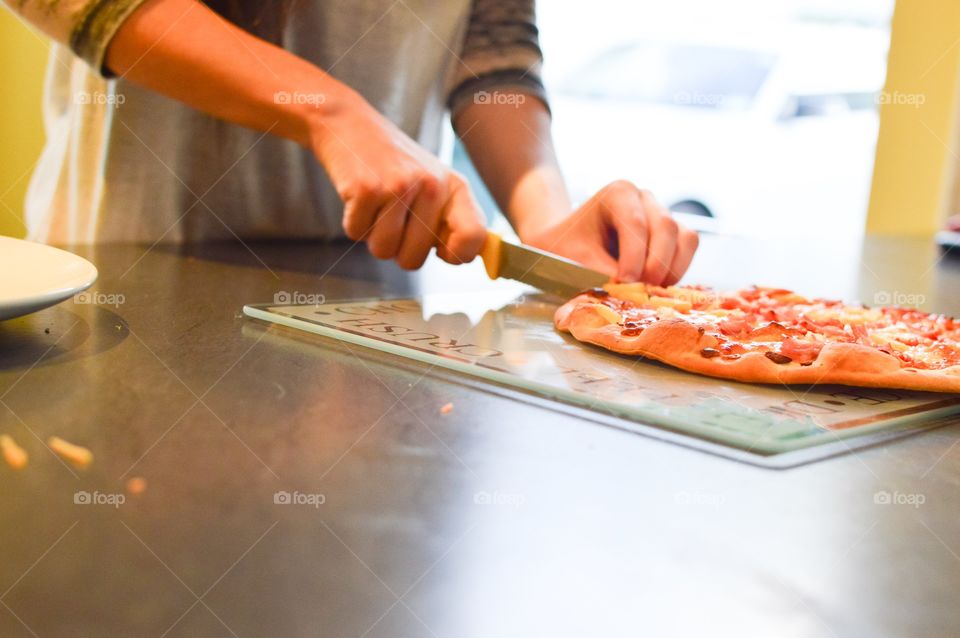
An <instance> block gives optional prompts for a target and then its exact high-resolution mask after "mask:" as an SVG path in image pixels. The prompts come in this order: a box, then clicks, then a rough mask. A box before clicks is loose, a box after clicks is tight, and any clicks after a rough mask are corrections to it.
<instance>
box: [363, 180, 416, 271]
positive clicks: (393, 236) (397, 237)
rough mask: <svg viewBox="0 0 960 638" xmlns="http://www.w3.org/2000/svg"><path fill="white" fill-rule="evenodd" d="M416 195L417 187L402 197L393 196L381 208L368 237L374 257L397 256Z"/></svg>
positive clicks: (386, 257) (368, 243)
mask: <svg viewBox="0 0 960 638" xmlns="http://www.w3.org/2000/svg"><path fill="white" fill-rule="evenodd" d="M416 196H417V193H416V192H415V189H414V190H411V191H408V192H407V193H406V194H404V196H402V197H395V198H393V199H392V200H391V201H390V202H389V203H388V204H387V205H386V206H384V207H383V208H382V209H381V210H380V213H379V214H378V215H377V219H376V220H375V221H374V222H373V229H372V230H371V231H370V233H369V235H368V237H367V247H368V248H369V249H370V253H371V254H372V255H373V256H374V257H377V258H378V259H393V258H394V257H396V255H397V251H398V250H399V249H400V242H401V240H402V239H403V232H404V226H405V225H406V223H407V214H408V213H409V210H410V205H411V204H412V203H413V201H414V199H415V198H416Z"/></svg>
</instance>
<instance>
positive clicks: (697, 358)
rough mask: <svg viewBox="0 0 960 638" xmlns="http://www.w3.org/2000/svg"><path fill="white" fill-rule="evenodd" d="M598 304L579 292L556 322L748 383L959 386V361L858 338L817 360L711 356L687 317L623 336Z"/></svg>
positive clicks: (601, 341)
mask: <svg viewBox="0 0 960 638" xmlns="http://www.w3.org/2000/svg"><path fill="white" fill-rule="evenodd" d="M600 306H602V304H598V303H596V301H595V300H594V299H593V298H592V297H590V296H588V295H580V296H578V297H575V298H574V299H572V300H570V301H568V302H567V303H565V304H563V305H562V306H560V308H558V309H557V312H556V314H555V315H554V323H555V325H556V327H557V328H558V329H559V330H562V331H565V332H569V333H570V334H571V335H573V336H574V338H576V339H577V340H578V341H583V342H586V343H592V344H594V345H597V346H600V347H603V348H606V349H608V350H612V351H614V352H617V353H620V354H626V355H637V356H642V357H646V358H649V359H656V360H657V361H662V362H663V363H666V364H668V365H671V366H674V367H676V368H680V369H681V370H686V371H688V372H696V373H698V374H704V375H708V376H711V377H719V378H722V379H733V380H735V381H743V382H746V383H782V384H804V385H806V384H818V383H836V384H842V385H854V386H865V387H875V388H898V389H904V390H929V391H936V392H960V366H951V367H949V368H945V369H942V370H919V369H915V368H904V367H901V365H900V361H899V360H898V359H897V358H896V357H894V356H892V355H888V354H886V353H884V352H881V351H879V350H876V349H874V348H870V347H869V346H864V345H860V344H856V343H831V342H828V343H826V344H825V345H824V346H823V349H822V350H821V351H820V355H819V356H818V357H817V358H816V360H815V361H814V362H813V363H812V364H810V365H806V366H804V365H801V364H799V363H795V362H791V363H785V364H781V363H774V362H773V361H771V360H770V359H768V358H767V357H766V356H764V354H763V353H762V352H750V353H747V354H744V355H742V356H741V357H740V358H739V359H722V358H720V357H712V358H708V357H704V356H703V355H701V354H700V351H701V350H702V349H703V348H705V347H710V346H712V345H714V344H713V343H712V340H713V337H711V336H710V335H705V334H703V333H701V331H700V330H699V329H698V328H697V327H696V326H694V325H693V324H691V323H689V322H687V321H685V320H684V319H681V318H672V319H663V320H660V321H657V322H655V323H653V324H651V325H649V326H647V327H646V328H645V329H644V330H643V332H641V333H640V334H638V335H636V336H624V335H622V334H621V330H622V327H621V326H620V325H618V324H616V323H610V321H609V318H608V316H607V314H605V313H603V311H601V310H598V307H600Z"/></svg>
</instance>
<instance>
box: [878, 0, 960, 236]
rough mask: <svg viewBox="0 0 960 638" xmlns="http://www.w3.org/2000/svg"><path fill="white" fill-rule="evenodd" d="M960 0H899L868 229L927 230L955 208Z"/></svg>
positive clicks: (959, 165)
mask: <svg viewBox="0 0 960 638" xmlns="http://www.w3.org/2000/svg"><path fill="white" fill-rule="evenodd" d="M958 90H960V2H958V1H957V0H899V1H898V2H897V4H896V10H895V11H894V14H893V29H892V35H891V38H890V61H889V65H888V67H887V85H886V89H885V91H884V93H883V96H884V98H886V99H885V100H884V101H883V102H881V106H880V136H879V138H878V139H877V160H876V166H875V168H874V175H873V189H872V191H871V196H870V213H869V215H868V218H867V230H868V231H870V232H874V233H884V234H901V235H902V234H908V235H928V234H931V233H933V232H934V231H935V230H937V229H939V227H940V226H941V224H942V222H943V218H944V217H945V216H946V214H947V213H948V212H957V211H951V210H950V209H951V208H952V207H953V203H952V199H953V197H952V196H953V192H952V191H953V184H954V179H955V176H956V175H957V174H958V169H960V148H957V119H958V113H960V100H958Z"/></svg>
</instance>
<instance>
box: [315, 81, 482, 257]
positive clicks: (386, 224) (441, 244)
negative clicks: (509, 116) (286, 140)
mask: <svg viewBox="0 0 960 638" xmlns="http://www.w3.org/2000/svg"><path fill="white" fill-rule="evenodd" d="M344 102H345V100H344V99H343V96H340V98H339V99H338V103H337V105H336V106H335V107H333V108H332V109H331V110H330V111H328V112H326V113H325V114H323V116H322V117H318V118H316V120H315V124H314V126H313V133H312V135H311V138H312V143H311V146H312V148H313V150H314V153H315V154H316V156H317V159H318V160H319V161H320V163H321V164H322V165H323V166H324V168H325V169H326V170H327V173H328V174H329V176H330V179H331V180H332V182H333V185H334V187H335V188H336V189H337V192H338V193H339V194H340V197H341V198H342V199H343V202H344V215H343V229H344V231H345V232H346V234H347V236H348V237H349V238H351V239H353V240H355V241H361V240H362V241H364V242H366V243H367V246H368V247H369V249H370V252H371V253H372V254H373V255H374V256H376V257H379V258H380V259H396V261H397V263H398V264H399V265H400V266H401V267H403V268H406V269H416V268H419V267H420V266H422V265H423V262H424V261H425V260H426V258H427V256H428V255H429V253H430V249H431V248H433V247H434V246H436V248H437V255H438V256H439V257H440V258H441V259H443V260H444V261H447V262H449V263H451V264H460V263H464V262H469V261H472V260H473V258H474V257H476V255H477V253H478V252H479V251H480V248H481V246H482V245H483V240H484V238H485V237H486V229H485V228H484V224H483V221H482V214H481V212H480V209H479V206H478V205H477V203H476V201H475V200H474V198H473V196H472V195H471V193H470V189H469V187H468V186H467V183H466V181H465V180H464V179H463V177H461V176H460V175H459V174H457V173H455V172H454V171H452V170H450V169H449V168H447V167H446V166H444V165H443V163H442V162H440V160H439V159H437V158H436V157H434V156H433V155H432V154H431V153H429V152H428V151H427V150H426V149H424V148H422V147H421V146H420V145H419V144H417V143H416V142H414V141H413V140H411V139H410V138H409V137H408V136H407V135H405V134H404V133H403V132H402V131H401V130H400V129H399V128H397V127H396V126H395V125H394V124H393V123H392V122H390V121H389V120H387V119H386V118H385V117H383V116H382V115H380V113H378V112H377V111H376V110H375V109H374V108H373V107H371V106H370V105H369V104H367V103H366V102H365V101H363V100H362V99H361V98H360V97H359V96H356V98H355V99H347V100H346V102H347V103H346V104H345V103H344Z"/></svg>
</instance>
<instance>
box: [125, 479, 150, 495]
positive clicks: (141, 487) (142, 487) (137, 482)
mask: <svg viewBox="0 0 960 638" xmlns="http://www.w3.org/2000/svg"><path fill="white" fill-rule="evenodd" d="M146 491H147V479H145V478H143V477H142V476H133V477H130V479H128V480H127V494H130V495H131V496H140V495H141V494H143V493H144V492H146Z"/></svg>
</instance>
